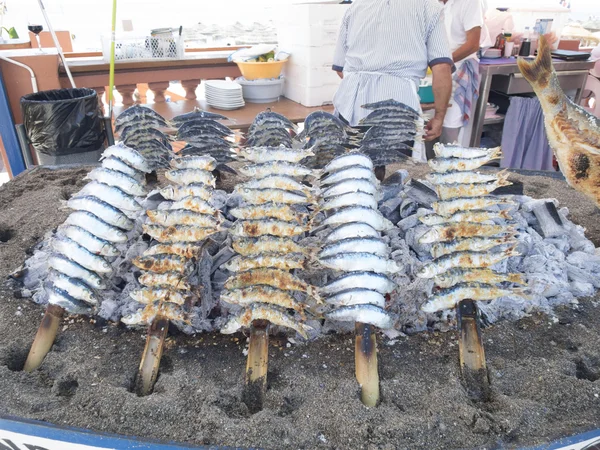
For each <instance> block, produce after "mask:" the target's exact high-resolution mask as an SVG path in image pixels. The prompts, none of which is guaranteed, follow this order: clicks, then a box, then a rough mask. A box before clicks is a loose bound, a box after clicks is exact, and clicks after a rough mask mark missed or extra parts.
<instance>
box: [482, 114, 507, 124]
mask: <svg viewBox="0 0 600 450" xmlns="http://www.w3.org/2000/svg"><path fill="white" fill-rule="evenodd" d="M498 123H504V115H502V114H494V115H493V116H486V117H485V120H484V121H483V124H484V125H496V124H498Z"/></svg>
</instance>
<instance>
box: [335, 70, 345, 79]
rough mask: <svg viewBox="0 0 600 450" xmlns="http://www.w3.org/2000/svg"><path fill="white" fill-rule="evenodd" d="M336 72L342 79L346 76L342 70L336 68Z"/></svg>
mask: <svg viewBox="0 0 600 450" xmlns="http://www.w3.org/2000/svg"><path fill="white" fill-rule="evenodd" d="M335 72H336V73H337V74H338V77H340V78H342V79H343V78H344V72H341V71H339V70H336V71H335Z"/></svg>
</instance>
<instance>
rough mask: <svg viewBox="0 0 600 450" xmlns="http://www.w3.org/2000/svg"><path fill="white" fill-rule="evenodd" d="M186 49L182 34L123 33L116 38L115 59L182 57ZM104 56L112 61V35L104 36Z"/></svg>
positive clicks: (134, 59) (139, 59) (136, 59)
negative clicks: (145, 34) (140, 34)
mask: <svg viewBox="0 0 600 450" xmlns="http://www.w3.org/2000/svg"><path fill="white" fill-rule="evenodd" d="M184 51H185V47H184V42H183V39H182V37H181V36H172V35H157V36H139V35H138V36H133V35H121V36H117V37H116V39H115V61H142V60H149V59H152V60H161V59H167V60H169V59H182V58H183V56H184ZM102 56H103V58H104V61H106V62H109V61H110V36H106V35H105V36H102Z"/></svg>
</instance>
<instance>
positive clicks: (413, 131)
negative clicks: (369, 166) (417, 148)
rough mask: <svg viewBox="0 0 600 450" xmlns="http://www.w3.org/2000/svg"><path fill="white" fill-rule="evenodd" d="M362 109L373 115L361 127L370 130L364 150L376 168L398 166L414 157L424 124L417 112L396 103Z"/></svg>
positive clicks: (365, 135)
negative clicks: (416, 143)
mask: <svg viewBox="0 0 600 450" xmlns="http://www.w3.org/2000/svg"><path fill="white" fill-rule="evenodd" d="M362 107H363V108H364V109H367V110H370V111H371V112H370V113H369V114H368V115H367V116H366V117H364V118H363V119H361V120H360V122H359V126H360V127H368V129H367V130H366V131H365V133H364V135H363V137H362V142H361V147H360V148H361V151H362V152H363V153H365V154H366V155H368V156H369V157H370V158H371V159H372V160H373V163H374V164H375V165H376V166H382V165H387V164H394V163H398V162H401V161H402V160H404V159H406V157H407V156H411V155H412V150H413V148H412V145H413V144H414V142H415V141H418V140H420V139H421V135H422V133H423V120H422V119H421V117H420V114H419V113H418V112H417V111H415V110H414V109H413V108H411V107H409V106H408V105H405V104H404V103H401V102H398V101H395V100H384V101H380V102H376V103H369V104H367V105H363V106H362Z"/></svg>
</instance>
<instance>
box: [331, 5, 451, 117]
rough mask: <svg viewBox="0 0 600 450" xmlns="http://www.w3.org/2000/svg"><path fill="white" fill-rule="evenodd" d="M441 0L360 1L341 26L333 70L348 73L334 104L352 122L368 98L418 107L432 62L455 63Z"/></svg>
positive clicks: (365, 112)
mask: <svg viewBox="0 0 600 450" xmlns="http://www.w3.org/2000/svg"><path fill="white" fill-rule="evenodd" d="M442 16H443V14H442V5H440V4H439V3H438V2H437V1H436V0H355V1H354V2H353V3H352V5H351V6H350V7H349V8H348V10H347V11H346V15H345V16H344V19H343V21H342V25H341V27H340V34H339V37H338V41H337V46H336V50H335V56H334V59H333V69H334V70H337V71H343V72H344V79H343V80H342V82H341V84H340V87H339V88H338V90H337V92H336V94H335V96H334V98H333V104H334V106H335V109H336V111H337V112H338V113H339V114H340V115H342V116H343V117H344V118H345V119H346V120H347V121H348V122H349V123H350V125H357V123H358V121H359V120H360V119H361V118H363V117H365V116H366V115H367V114H368V113H369V111H367V110H366V109H364V108H361V105H364V104H366V103H372V102H377V101H381V100H388V99H394V100H397V101H400V102H403V103H405V104H407V105H408V106H410V107H412V108H414V109H415V110H417V111H419V110H420V108H421V106H420V101H419V96H418V94H417V92H418V89H419V80H420V79H421V78H424V77H425V74H426V72H427V67H428V66H434V65H436V64H452V54H451V53H450V51H449V50H448V38H447V36H446V29H445V27H444V22H443V19H442Z"/></svg>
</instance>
